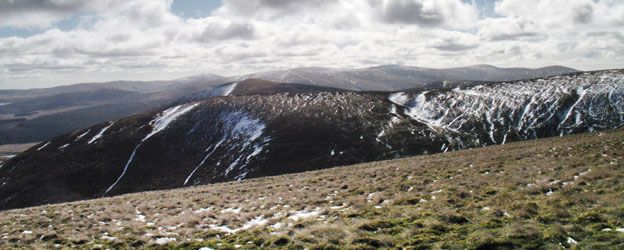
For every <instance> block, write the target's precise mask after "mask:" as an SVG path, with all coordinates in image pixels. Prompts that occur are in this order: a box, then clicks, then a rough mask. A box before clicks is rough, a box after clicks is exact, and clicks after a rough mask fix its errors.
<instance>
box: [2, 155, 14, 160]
mask: <svg viewBox="0 0 624 250" xmlns="http://www.w3.org/2000/svg"><path fill="white" fill-rule="evenodd" d="M15 156H16V154H8V155H2V157H4V158H9V159H11V158H13V157H15Z"/></svg>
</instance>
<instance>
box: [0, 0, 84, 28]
mask: <svg viewBox="0 0 624 250" xmlns="http://www.w3.org/2000/svg"><path fill="white" fill-rule="evenodd" d="M89 3H90V1H83V0H64V1H58V0H56V1H55V0H0V26H13V25H15V24H16V23H15V22H16V21H17V20H20V21H21V22H22V23H24V24H25V25H24V26H29V25H42V24H45V23H46V22H49V21H50V20H52V19H58V18H62V17H64V16H67V15H72V14H75V13H78V12H81V11H83V10H85V9H87V8H88V7H89ZM34 19H37V20H34Z"/></svg>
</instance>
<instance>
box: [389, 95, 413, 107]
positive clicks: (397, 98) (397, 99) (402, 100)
mask: <svg viewBox="0 0 624 250" xmlns="http://www.w3.org/2000/svg"><path fill="white" fill-rule="evenodd" d="M388 100H390V101H391V102H393V103H395V104H397V105H401V106H405V104H407V102H408V101H409V96H407V95H406V94H405V93H404V92H397V93H393V94H390V96H388Z"/></svg>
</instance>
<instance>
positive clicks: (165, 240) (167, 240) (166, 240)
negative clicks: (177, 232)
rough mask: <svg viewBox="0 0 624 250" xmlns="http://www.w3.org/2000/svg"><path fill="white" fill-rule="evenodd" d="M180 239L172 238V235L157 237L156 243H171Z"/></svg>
mask: <svg viewBox="0 0 624 250" xmlns="http://www.w3.org/2000/svg"><path fill="white" fill-rule="evenodd" d="M176 241H178V239H176V238H172V237H162V238H156V241H155V242H156V244H158V245H164V244H167V243H171V242H176Z"/></svg>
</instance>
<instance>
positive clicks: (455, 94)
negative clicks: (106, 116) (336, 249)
mask: <svg viewBox="0 0 624 250" xmlns="http://www.w3.org/2000/svg"><path fill="white" fill-rule="evenodd" d="M623 83H624V74H622V72H618V71H600V72H592V73H584V74H578V75H565V76H555V77H549V78H545V79H535V80H530V81H518V82H511V83H501V84H489V85H479V86H475V87H465V88H455V89H451V90H435V91H429V92H419V93H403V92H399V93H357V92H345V91H330V92H327V91H320V92H303V93H276V94H268V95H246V96H221V97H213V98H206V99H202V100H198V101H191V102H188V103H178V104H175V106H173V107H167V108H163V109H159V110H154V111H153V112H146V113H142V114H138V115H134V116H131V117H127V118H123V119H119V120H116V121H111V122H108V123H104V124H100V125H97V126H93V127H91V128H87V129H83V130H80V131H76V132H73V133H71V134H67V135H64V136H60V137H57V138H55V139H53V140H51V141H48V142H45V143H42V144H40V145H38V146H35V147H33V148H32V149H30V150H28V151H26V152H24V153H23V154H20V155H18V156H16V157H14V158H12V159H11V160H10V161H8V162H6V163H5V165H4V166H3V167H2V168H0V178H1V179H0V181H1V182H2V183H3V184H4V185H2V186H1V187H0V206H1V207H2V208H15V207H24V206H31V205H38V204H45V203H53V202H60V201H70V200H77V199H88V198H97V197H101V196H103V195H104V196H110V195H117V194H123V193H129V192H138V191H145V190H155V189H166V188H174V187H182V186H190V185H198V184H207V183H214V182H222V181H229V180H241V179H247V178H253V177H261V176H268V175H276V174H283V173H294V172H302V171H308V170H314V169H320V168H328V167H332V166H338V165H346V164H352V163H358V162H368V161H374V160H382V159H390V158H395V157H402V156H410V155H418V154H428V153H437V152H445V151H448V150H458V149H465V148H471V147H479V146H484V145H491V144H504V143H507V142H511V141H518V140H526V139H534V138H540V137H548V136H559V135H565V134H570V133H578V132H585V131H595V130H601V129H608V128H615V127H619V126H621V125H622V124H624V112H622V110H624V84H623ZM243 85H244V84H243ZM271 85H273V84H271ZM236 88H237V87H236V86H234V87H233V89H232V90H231V91H228V92H235V91H236Z"/></svg>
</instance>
